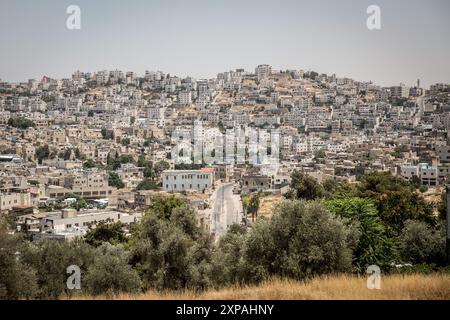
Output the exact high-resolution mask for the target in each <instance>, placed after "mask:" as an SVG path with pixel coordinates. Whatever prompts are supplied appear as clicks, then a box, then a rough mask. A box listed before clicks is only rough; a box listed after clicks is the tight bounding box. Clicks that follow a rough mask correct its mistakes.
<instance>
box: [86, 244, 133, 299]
mask: <svg viewBox="0 0 450 320" xmlns="http://www.w3.org/2000/svg"><path fill="white" fill-rule="evenodd" d="M95 256H96V258H95V261H94V262H93V263H92V264H91V265H90V266H89V268H88V270H87V273H86V276H85V278H84V279H85V281H84V285H85V287H86V291H87V292H88V293H90V294H92V295H100V294H106V295H108V296H110V295H115V294H119V293H123V292H127V293H136V292H138V291H139V290H140V287H141V283H140V279H139V275H138V273H137V272H136V270H134V269H133V268H132V267H131V266H130V265H129V264H128V253H127V252H126V251H125V250H124V249H123V247H122V246H120V245H117V246H112V245H111V244H108V243H104V244H102V245H101V246H100V247H98V248H97V249H96V250H95Z"/></svg>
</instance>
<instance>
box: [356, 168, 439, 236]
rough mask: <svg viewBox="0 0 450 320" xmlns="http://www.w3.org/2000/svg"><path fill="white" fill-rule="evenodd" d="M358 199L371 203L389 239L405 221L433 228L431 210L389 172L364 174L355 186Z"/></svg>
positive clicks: (434, 220)
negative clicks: (369, 200)
mask: <svg viewBox="0 0 450 320" xmlns="http://www.w3.org/2000/svg"><path fill="white" fill-rule="evenodd" d="M358 193H359V196H360V197H366V198H371V199H373V200H374V201H375V204H376V206H377V210H378V212H379V215H380V218H381V220H382V221H383V223H384V224H385V225H386V226H387V231H388V233H389V235H390V236H397V235H398V234H399V233H400V232H401V231H402V229H403V227H404V222H405V221H406V220H419V221H424V222H427V223H429V224H431V225H436V222H437V219H436V217H434V216H433V207H432V205H431V204H428V203H427V202H426V201H425V199H424V198H423V196H421V195H420V194H418V193H417V192H416V190H415V188H414V187H413V186H412V185H411V184H409V183H408V182H407V181H405V180H403V179H402V178H399V177H394V176H393V175H392V174H391V173H390V172H376V171H374V172H369V173H366V174H365V175H364V176H363V177H362V179H361V183H360V184H359V186H358Z"/></svg>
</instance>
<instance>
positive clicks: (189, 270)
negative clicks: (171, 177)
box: [130, 197, 212, 290]
mask: <svg viewBox="0 0 450 320" xmlns="http://www.w3.org/2000/svg"><path fill="white" fill-rule="evenodd" d="M162 200H163V198H161V199H160V200H156V202H159V203H158V204H156V205H155V206H153V207H151V208H150V209H149V211H148V212H147V213H146V214H145V216H144V217H143V219H142V223H141V225H140V227H139V228H138V230H136V234H135V235H134V238H133V240H132V253H131V258H130V262H131V264H132V265H133V266H134V267H135V268H136V269H137V270H138V272H139V274H140V275H141V278H142V280H143V284H144V289H149V288H154V289H157V290H166V289H171V290H176V289H184V288H191V289H197V290H200V289H204V288H207V287H208V286H210V284H211V278H210V277H211V272H210V270H211V252H212V241H211V239H210V237H209V235H207V234H206V232H205V231H204V230H203V229H202V228H201V227H200V226H199V225H198V223H197V220H196V217H195V212H194V211H193V210H192V209H190V208H189V207H188V206H187V205H186V204H185V203H184V202H179V201H178V200H176V199H175V198H173V197H168V198H166V200H168V201H162Z"/></svg>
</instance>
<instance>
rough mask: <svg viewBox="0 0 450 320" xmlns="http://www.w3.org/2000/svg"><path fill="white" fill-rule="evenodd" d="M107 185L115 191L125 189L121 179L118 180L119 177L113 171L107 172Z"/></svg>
mask: <svg viewBox="0 0 450 320" xmlns="http://www.w3.org/2000/svg"><path fill="white" fill-rule="evenodd" d="M108 185H109V186H111V187H116V188H117V189H122V188H124V187H125V184H124V183H123V181H122V179H120V177H119V175H118V174H117V173H116V172H114V171H110V172H109V179H108Z"/></svg>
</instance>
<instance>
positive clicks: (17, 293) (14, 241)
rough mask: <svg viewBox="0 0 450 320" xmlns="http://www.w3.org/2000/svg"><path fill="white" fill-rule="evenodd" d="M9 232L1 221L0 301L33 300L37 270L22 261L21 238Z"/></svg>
mask: <svg viewBox="0 0 450 320" xmlns="http://www.w3.org/2000/svg"><path fill="white" fill-rule="evenodd" d="M7 231H8V230H7V225H6V223H5V221H0V271H1V272H0V299H33V298H35V297H36V296H37V290H38V288H37V277H36V270H35V269H33V268H32V267H31V266H30V265H28V264H27V263H24V262H23V260H22V259H21V246H22V241H21V239H20V237H18V236H17V235H11V234H9V233H8V232H7Z"/></svg>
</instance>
